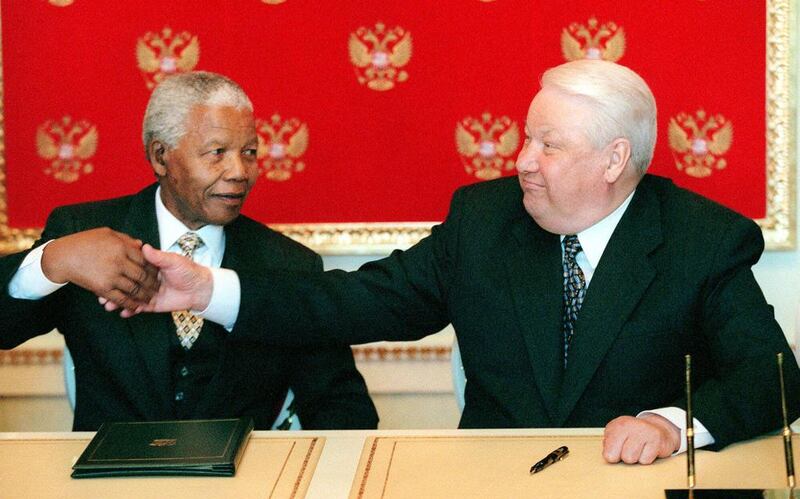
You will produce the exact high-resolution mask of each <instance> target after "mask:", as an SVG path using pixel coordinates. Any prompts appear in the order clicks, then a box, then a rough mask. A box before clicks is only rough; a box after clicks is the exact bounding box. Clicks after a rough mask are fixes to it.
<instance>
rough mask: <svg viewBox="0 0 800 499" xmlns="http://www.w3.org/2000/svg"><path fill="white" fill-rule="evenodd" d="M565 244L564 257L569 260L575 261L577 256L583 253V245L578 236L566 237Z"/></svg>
mask: <svg viewBox="0 0 800 499" xmlns="http://www.w3.org/2000/svg"><path fill="white" fill-rule="evenodd" d="M563 244H564V255H565V256H566V257H567V258H569V259H572V260H574V259H575V255H577V254H578V253H580V252H581V251H583V248H581V243H580V241H578V236H576V235H575V234H571V235H569V236H564V242H563Z"/></svg>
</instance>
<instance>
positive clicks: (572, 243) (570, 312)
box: [561, 235, 586, 369]
mask: <svg viewBox="0 0 800 499" xmlns="http://www.w3.org/2000/svg"><path fill="white" fill-rule="evenodd" d="M562 244H563V245H564V259H563V261H562V264H563V268H564V313H563V315H562V317H561V323H562V329H563V331H564V368H565V369H566V367H567V354H568V353H569V344H570V342H571V341H572V335H573V333H574V332H575V322H577V320H578V312H579V311H580V309H581V305H582V304H583V297H584V296H585V295H586V279H585V278H584V277H583V271H582V270H581V268H580V267H579V266H578V262H576V261H575V256H576V255H577V254H578V253H580V252H581V251H583V249H582V248H581V243H580V242H578V236H576V235H569V236H566V237H564V241H563V243H562Z"/></svg>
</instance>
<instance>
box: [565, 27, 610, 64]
mask: <svg viewBox="0 0 800 499" xmlns="http://www.w3.org/2000/svg"><path fill="white" fill-rule="evenodd" d="M561 53H562V54H564V59H566V60H568V61H577V60H579V59H603V60H606V61H611V62H617V61H618V60H620V59H621V58H622V56H623V54H625V31H624V30H623V29H622V26H618V25H617V23H615V22H613V21H609V22H607V23H603V24H600V23H599V22H598V21H597V19H596V18H594V17H592V18H590V19H589V21H588V22H587V23H586V25H583V24H580V23H572V24H570V25H569V27H567V28H564V30H563V31H562V32H561Z"/></svg>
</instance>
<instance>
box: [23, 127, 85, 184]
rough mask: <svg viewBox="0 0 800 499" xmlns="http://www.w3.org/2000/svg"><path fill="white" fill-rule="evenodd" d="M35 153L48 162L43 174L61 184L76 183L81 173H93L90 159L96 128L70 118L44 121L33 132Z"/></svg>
mask: <svg viewBox="0 0 800 499" xmlns="http://www.w3.org/2000/svg"><path fill="white" fill-rule="evenodd" d="M36 151H37V152H38V153H39V157H41V158H42V159H46V160H48V161H49V163H48V165H47V166H46V167H45V168H44V173H45V174H46V175H52V176H53V177H54V178H55V179H56V180H60V181H61V182H64V183H72V182H75V181H76V180H78V178H80V176H81V174H82V173H92V171H93V170H94V166H93V165H92V164H91V163H90V162H89V159H90V158H91V157H92V156H94V153H95V152H96V151H97V127H95V126H94V125H93V124H91V123H89V122H88V121H86V120H79V121H73V120H72V118H71V117H69V116H64V117H62V118H61V119H60V120H47V121H45V122H44V123H42V124H41V125H39V127H38V128H37V129H36Z"/></svg>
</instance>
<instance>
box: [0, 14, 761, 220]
mask: <svg viewBox="0 0 800 499" xmlns="http://www.w3.org/2000/svg"><path fill="white" fill-rule="evenodd" d="M0 5H1V8H2V10H1V11H0V16H1V17H0V18H1V19H2V49H3V54H2V56H3V87H4V88H3V90H4V102H3V104H4V121H5V146H6V149H5V159H6V173H7V178H6V187H7V201H8V208H7V209H8V219H9V226H11V227H41V226H42V224H43V223H44V220H45V217H46V215H47V213H48V212H49V211H50V210H51V209H52V208H53V207H55V206H58V205H62V204H66V203H73V202H80V201H86V200H94V199H102V198H108V197H113V196H118V195H123V194H127V193H131V192H133V191H135V190H137V189H139V188H140V187H142V186H144V185H146V184H148V183H149V182H151V181H152V180H153V176H152V173H151V170H150V167H149V165H148V164H147V163H146V162H145V160H144V156H143V147H142V144H141V138H140V137H141V121H142V115H143V112H144V108H145V105H146V103H147V99H148V96H149V93H150V90H151V87H152V84H153V82H154V81H157V80H158V78H161V77H163V76H164V75H166V74H169V73H171V72H174V71H184V70H189V69H192V68H194V69H203V70H209V71H215V72H220V73H223V74H226V75H228V76H230V77H231V78H233V79H234V80H236V81H237V82H239V83H240V84H241V85H242V86H243V87H244V89H245V90H246V91H247V92H248V94H249V95H250V97H251V99H252V100H253V103H254V105H255V109H256V116H257V117H258V118H259V125H260V126H259V133H260V135H261V137H262V145H261V147H260V151H259V152H260V156H261V158H260V165H261V168H262V175H261V177H260V178H259V181H258V183H257V184H256V187H255V188H254V190H253V193H252V194H251V198H250V199H249V201H248V203H247V205H246V209H245V212H246V213H248V214H249V215H251V216H254V217H255V218H257V219H259V220H262V221H264V222H268V223H317V222H333V223H337V222H397V221H437V220H441V219H442V218H443V217H444V216H445V214H446V210H447V205H448V200H449V199H450V196H451V194H452V192H453V190H454V189H455V188H456V187H458V186H460V185H463V184H467V183H471V182H476V181H480V180H483V179H486V178H491V177H493V176H497V175H513V174H514V169H513V160H514V158H515V157H516V153H517V150H518V146H519V144H521V138H522V134H523V132H522V130H523V127H524V117H525V113H526V111H527V107H528V104H529V102H530V100H531V98H532V96H533V94H534V93H535V92H536V91H537V88H538V79H539V76H540V75H541V73H542V71H543V70H544V69H546V68H548V67H551V66H554V65H557V64H560V63H562V62H564V61H565V60H566V59H568V58H575V57H587V56H588V57H604V58H607V59H616V60H618V61H619V62H620V63H621V64H625V65H627V66H629V67H631V68H632V69H634V70H635V71H637V72H638V73H639V74H641V75H642V76H643V77H644V78H645V80H646V81H647V82H648V83H649V84H650V85H651V88H652V89H653V92H654V94H655V96H656V99H657V102H658V107H659V121H658V125H659V136H658V144H657V148H656V154H655V159H654V162H653V165H652V167H651V169H650V171H651V172H653V173H657V174H660V175H667V176H670V177H673V178H674V179H675V180H676V182H677V183H678V184H680V185H683V186H686V187H688V188H690V189H693V190H695V191H697V192H700V193H702V194H704V195H706V196H708V197H711V198H713V199H715V200H717V201H719V202H721V203H723V204H725V205H728V206H730V207H731V208H733V209H735V210H737V211H739V212H741V213H743V214H745V215H747V216H749V217H752V218H761V217H764V216H765V212H766V186H765V184H766V165H765V163H766V145H765V127H766V124H765V71H766V68H765V52H766V41H765V40H766V35H765V30H766V13H765V9H766V7H765V2H764V1H763V0H725V1H713V0H705V1H703V0H671V1H669V2H664V1H659V2H642V1H639V0H637V1H632V0H631V1H622V0H592V1H588V0H586V1H585V0H575V1H569V2H553V1H541V0H495V1H480V0H459V1H455V0H454V1H445V2H432V1H430V0H406V1H403V2H375V1H372V0H363V1H356V0H342V1H337V2H319V1H312V0H284V1H282V2H281V1H279V0H224V1H223V0H220V1H216V2H213V1H208V2H197V1H191V0H173V1H163V0H138V1H136V2H109V1H107V0H72V1H70V0H49V1H48V0H36V1H28V2H20V1H11V0H2V3H1V4H0Z"/></svg>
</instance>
